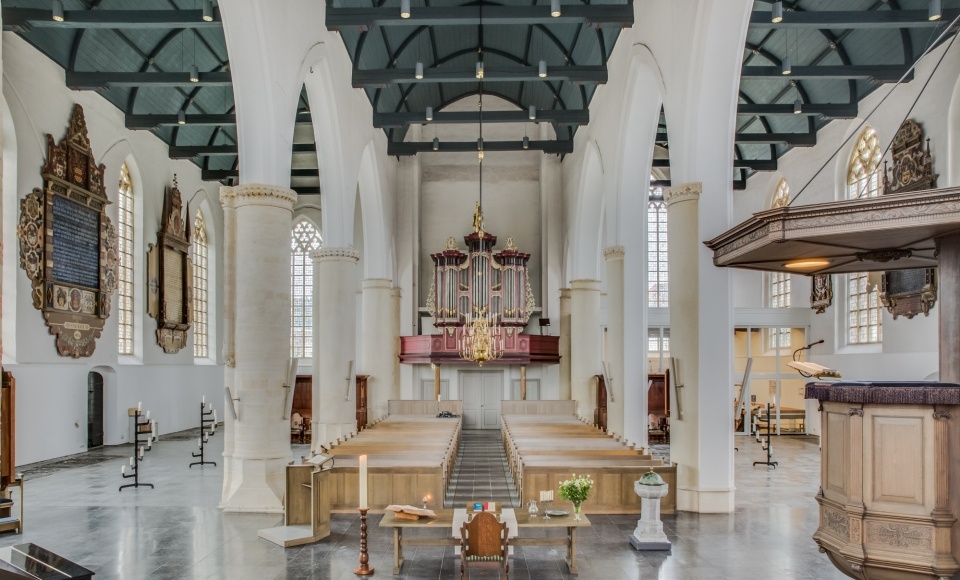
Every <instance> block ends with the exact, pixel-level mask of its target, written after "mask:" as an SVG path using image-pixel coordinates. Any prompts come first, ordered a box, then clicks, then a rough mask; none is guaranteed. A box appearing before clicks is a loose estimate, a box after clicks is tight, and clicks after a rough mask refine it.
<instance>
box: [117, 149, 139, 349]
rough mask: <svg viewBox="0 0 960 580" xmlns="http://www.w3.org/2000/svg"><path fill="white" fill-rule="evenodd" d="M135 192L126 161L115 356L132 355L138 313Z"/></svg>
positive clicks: (119, 196)
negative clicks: (135, 274) (135, 272)
mask: <svg viewBox="0 0 960 580" xmlns="http://www.w3.org/2000/svg"><path fill="white" fill-rule="evenodd" d="M135 194H136V190H135V189H134V186H133V178H132V177H131V175H130V166H129V165H128V164H127V162H126V161H124V162H123V164H122V165H121V166H120V178H119V183H118V185H117V234H118V240H117V254H118V256H119V258H120V265H119V276H118V277H117V296H118V299H119V306H118V308H117V354H120V355H134V354H135V352H136V351H135V350H134V346H135V336H136V328H137V325H136V324H135V321H134V312H136V310H137V304H136V293H135V292H134V288H135V287H136V286H135V283H134V271H135V267H136V260H135V259H134V255H135V250H134V243H135V240H136V238H137V227H136V226H137V224H136V197H135Z"/></svg>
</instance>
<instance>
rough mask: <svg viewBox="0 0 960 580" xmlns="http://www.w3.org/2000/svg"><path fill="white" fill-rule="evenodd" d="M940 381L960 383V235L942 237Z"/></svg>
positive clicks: (940, 268)
mask: <svg viewBox="0 0 960 580" xmlns="http://www.w3.org/2000/svg"><path fill="white" fill-rule="evenodd" d="M939 250H940V253H939V256H938V261H937V265H938V267H939V272H937V276H938V278H939V282H940V302H939V304H937V306H938V307H939V308H940V381H942V382H944V383H960V352H958V350H957V344H958V341H960V236H957V235H953V236H947V237H944V238H941V239H940V245H939Z"/></svg>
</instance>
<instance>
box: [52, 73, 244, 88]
mask: <svg viewBox="0 0 960 580" xmlns="http://www.w3.org/2000/svg"><path fill="white" fill-rule="evenodd" d="M66 73H67V74H66V77H67V78H66V81H67V88H69V89H71V90H74V91H82V90H94V91H97V90H103V89H107V88H109V87H144V86H155V87H178V86H179V87H194V86H208V87H213V86H222V87H228V86H230V85H231V81H230V73H229V72H201V73H200V75H199V79H200V80H199V82H196V83H193V82H190V73H189V72H186V71H184V72H79V71H72V70H68V71H66Z"/></svg>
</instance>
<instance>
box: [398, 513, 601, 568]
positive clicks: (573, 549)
mask: <svg viewBox="0 0 960 580" xmlns="http://www.w3.org/2000/svg"><path fill="white" fill-rule="evenodd" d="M514 511H515V512H516V515H517V528H521V529H522V528H561V529H566V531H567V535H566V536H546V537H526V538H525V537H523V536H522V535H521V536H519V537H516V538H510V545H511V546H521V547H522V546H566V547H567V557H566V558H565V561H566V563H567V568H568V569H569V570H570V573H571V574H576V573H577V560H576V558H577V528H580V527H585V526H589V525H591V524H590V520H589V519H587V516H586V515H583V516H581V519H580V520H579V521H577V520H574V519H573V514H572V513H571V514H570V515H566V516H560V517H557V516H554V517H552V518H550V519H549V520H544V519H543V516H542V515H540V516H539V517H536V518H531V517H530V514H529V513H528V512H527V511H525V510H523V509H522V508H516V509H515V510H514ZM436 513H437V517H435V518H420V519H419V520H404V519H399V518H397V517H396V515H395V514H394V513H393V512H386V513H384V514H383V518H382V519H381V520H380V527H381V528H393V573H394V574H399V573H400V568H401V567H403V547H404V546H459V545H460V538H459V537H457V538H455V537H453V536H452V533H453V529H452V526H453V510H451V509H443V510H436ZM404 529H421V530H430V529H433V530H439V531H440V532H442V534H443V535H435V536H433V535H431V536H417V537H415V538H404V537H403V530H404Z"/></svg>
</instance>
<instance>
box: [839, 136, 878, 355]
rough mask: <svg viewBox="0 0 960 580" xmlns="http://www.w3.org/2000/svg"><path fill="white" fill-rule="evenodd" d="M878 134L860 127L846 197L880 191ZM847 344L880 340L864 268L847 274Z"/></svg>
mask: <svg viewBox="0 0 960 580" xmlns="http://www.w3.org/2000/svg"><path fill="white" fill-rule="evenodd" d="M882 158H883V150H882V149H881V148H880V137H879V136H878V135H877V132H876V131H875V130H874V129H873V127H870V126H869V125H868V126H866V127H864V129H863V131H862V132H861V133H860V137H859V138H858V139H857V142H856V144H855V145H854V146H853V151H851V152H850V162H849V163H848V164H847V192H846V193H847V199H859V198H863V197H876V196H878V195H880V175H879V173H880V172H879V169H880V160H881V159H882ZM846 282H847V287H846V291H847V308H846V315H847V320H846V327H847V344H872V343H880V342H883V311H882V309H881V306H880V296H879V294H878V293H877V288H876V287H875V286H871V284H870V283H869V281H868V276H867V273H866V272H854V273H851V274H847V276H846Z"/></svg>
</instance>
